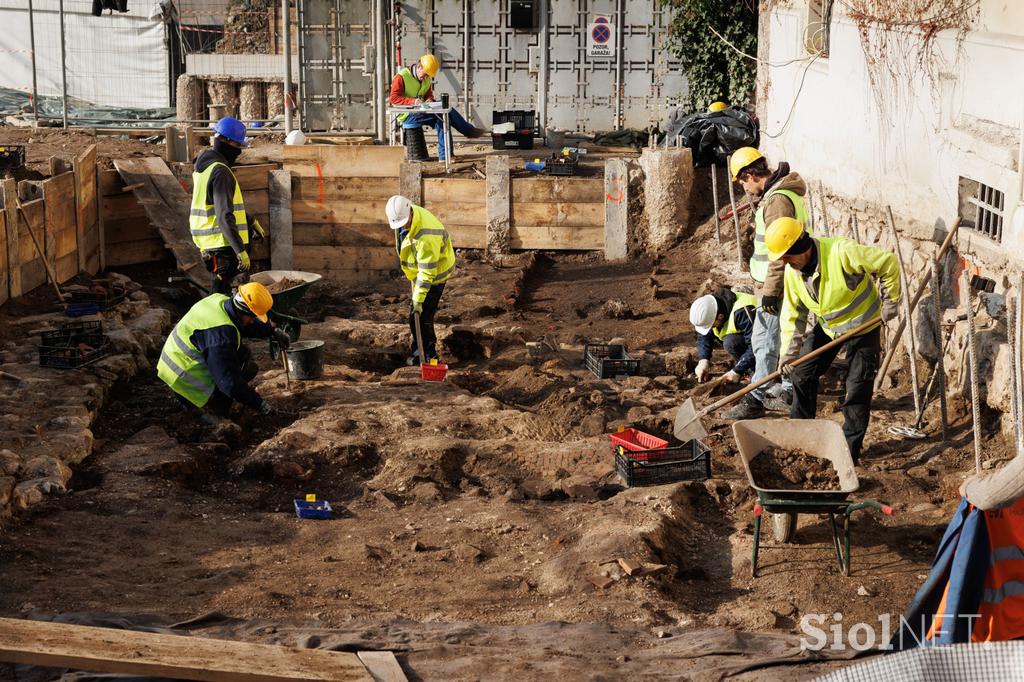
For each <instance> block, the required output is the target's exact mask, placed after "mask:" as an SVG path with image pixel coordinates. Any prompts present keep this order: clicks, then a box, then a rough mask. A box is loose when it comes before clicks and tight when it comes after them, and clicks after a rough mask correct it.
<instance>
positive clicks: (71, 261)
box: [56, 249, 79, 282]
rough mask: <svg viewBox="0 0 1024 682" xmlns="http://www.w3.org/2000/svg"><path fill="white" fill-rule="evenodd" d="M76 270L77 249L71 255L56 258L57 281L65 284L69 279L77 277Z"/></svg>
mask: <svg viewBox="0 0 1024 682" xmlns="http://www.w3.org/2000/svg"><path fill="white" fill-rule="evenodd" d="M78 272H79V270H78V249H74V250H72V251H71V253H69V254H67V255H66V256H58V257H57V268H56V273H57V279H58V280H60V281H61V282H67V281H68V280H69V279H71V278H72V277H74V276H75V275H77V274H78Z"/></svg>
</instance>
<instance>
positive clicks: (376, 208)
mask: <svg viewBox="0 0 1024 682" xmlns="http://www.w3.org/2000/svg"><path fill="white" fill-rule="evenodd" d="M386 205H387V200H386V199H372V200H364V201H331V202H325V203H323V204H318V203H315V202H312V201H292V219H293V220H294V221H295V222H297V223H342V224H354V225H365V224H368V223H377V224H379V225H381V226H383V227H384V228H387V218H386V217H385V215H384V207H385V206H386ZM480 208H483V206H482V205H481V207H480ZM438 217H439V218H440V216H438ZM442 222H443V221H442Z"/></svg>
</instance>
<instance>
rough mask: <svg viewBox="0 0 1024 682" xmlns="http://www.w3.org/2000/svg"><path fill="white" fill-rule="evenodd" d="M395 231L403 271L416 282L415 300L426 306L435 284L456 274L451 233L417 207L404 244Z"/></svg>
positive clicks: (425, 211)
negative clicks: (449, 235) (429, 293)
mask: <svg viewBox="0 0 1024 682" xmlns="http://www.w3.org/2000/svg"><path fill="white" fill-rule="evenodd" d="M399 232H400V231H399V230H395V249H396V250H397V251H398V259H399V260H400V261H401V262H402V272H404V273H405V276H406V278H407V279H408V280H409V281H410V282H412V298H413V300H414V301H416V302H418V303H422V302H423V301H424V300H426V298H427V291H429V290H430V287H431V285H433V284H441V283H442V282H447V281H448V279H449V278H450V277H451V276H452V273H453V272H455V249H454V248H453V247H452V241H451V239H450V238H449V237H448V231H447V230H446V229H444V225H442V224H441V221H440V220H438V219H437V217H436V216H435V215H434V214H433V213H431V212H430V211H428V210H427V209H425V208H423V207H422V206H416V205H413V207H412V225H411V226H410V227H409V232H408V233H407V234H406V235H405V238H404V239H403V240H402V242H401V243H398V235H399Z"/></svg>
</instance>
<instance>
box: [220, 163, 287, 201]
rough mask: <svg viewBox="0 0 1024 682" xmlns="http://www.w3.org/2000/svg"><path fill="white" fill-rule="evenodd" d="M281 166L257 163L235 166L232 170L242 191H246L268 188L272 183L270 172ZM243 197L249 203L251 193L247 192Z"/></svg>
mask: <svg viewBox="0 0 1024 682" xmlns="http://www.w3.org/2000/svg"><path fill="white" fill-rule="evenodd" d="M280 167H281V166H280V165H278V164H276V163H257V164H253V165H250V166H235V167H234V168H232V169H231V172H232V173H234V174H235V180H236V181H238V186H239V187H241V188H242V192H245V191H246V190H255V189H266V188H267V186H268V185H269V184H270V177H269V175H268V173H270V171H273V170H277V169H278V168H280ZM243 198H244V199H245V201H246V202H247V203H248V201H249V195H248V194H246V195H245V196H244V197H243Z"/></svg>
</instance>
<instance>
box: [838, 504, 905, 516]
mask: <svg viewBox="0 0 1024 682" xmlns="http://www.w3.org/2000/svg"><path fill="white" fill-rule="evenodd" d="M861 509H880V510H881V511H882V513H883V514H885V515H886V516H892V515H893V509H892V507H890V506H889V505H887V504H882V503H881V502H875V501H874V500H866V501H864V502H855V503H853V504H851V505H850V506H848V507H847V508H846V512H845V513H846V516H850V515H851V514H853V512H855V511H860V510H861Z"/></svg>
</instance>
